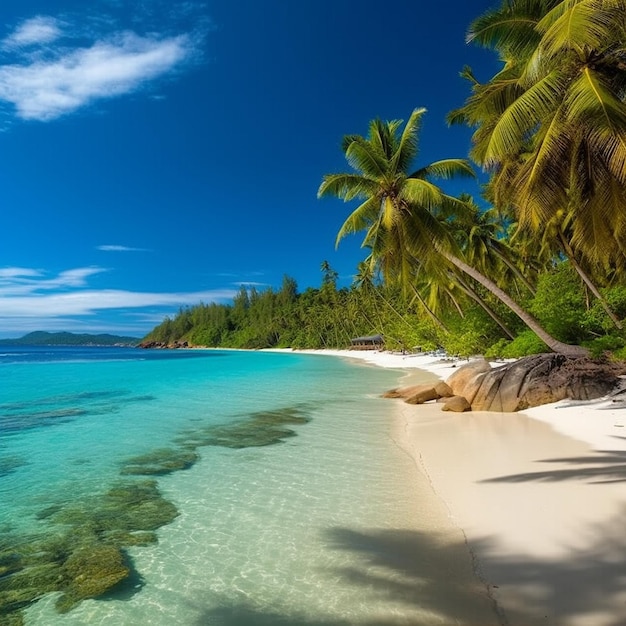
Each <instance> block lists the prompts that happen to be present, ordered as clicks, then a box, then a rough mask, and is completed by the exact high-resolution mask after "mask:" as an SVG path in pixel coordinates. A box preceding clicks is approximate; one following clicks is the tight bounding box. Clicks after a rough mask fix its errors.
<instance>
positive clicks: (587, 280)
mask: <svg viewBox="0 0 626 626" xmlns="http://www.w3.org/2000/svg"><path fill="white" fill-rule="evenodd" d="M559 240H560V241H561V245H562V246H563V250H565V254H566V255H567V258H568V259H569V260H570V263H571V264H572V265H573V266H574V269H575V270H576V272H577V273H578V275H579V276H580V277H581V278H582V280H583V282H584V283H585V285H587V287H589V290H590V291H591V293H592V294H593V295H594V296H595V297H596V299H597V300H598V302H599V303H600V304H601V305H602V308H603V309H604V310H605V312H606V314H607V315H608V316H609V317H610V318H611V321H612V322H613V324H615V326H616V327H617V328H619V329H620V330H622V329H623V328H624V326H623V325H622V323H621V322H620V321H619V319H617V315H615V313H613V311H612V310H611V307H610V306H609V303H608V302H607V301H606V300H605V299H604V297H603V296H602V294H601V293H600V291H599V290H598V288H597V287H596V286H595V284H594V283H593V281H592V280H591V278H589V276H588V275H587V273H586V272H585V270H583V268H582V267H581V266H580V265H579V264H578V261H577V260H576V257H575V256H574V251H573V250H572V247H571V246H570V245H569V242H568V241H567V239H565V236H564V235H563V233H562V232H561V231H560V230H559Z"/></svg>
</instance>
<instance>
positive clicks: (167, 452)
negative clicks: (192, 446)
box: [120, 448, 200, 476]
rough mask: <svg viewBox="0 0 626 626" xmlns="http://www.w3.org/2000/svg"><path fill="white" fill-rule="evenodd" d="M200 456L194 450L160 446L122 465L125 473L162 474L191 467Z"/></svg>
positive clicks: (122, 472)
mask: <svg viewBox="0 0 626 626" xmlns="http://www.w3.org/2000/svg"><path fill="white" fill-rule="evenodd" d="M199 458H200V455H198V454H197V453H196V452H194V451H193V450H184V449H178V450H174V449H172V448H160V449H158V450H153V451H152V452H148V453H147V454H142V455H140V456H135V457H132V458H130V459H128V460H127V461H126V462H125V463H124V464H123V466H122V470H121V472H120V473H121V474H123V475H143V476H162V475H164V474H171V473H172V472H177V471H179V470H185V469H189V468H190V467H191V466H192V465H193V464H194V463H196V461H197V460H198V459H199Z"/></svg>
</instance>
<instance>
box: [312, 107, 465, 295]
mask: <svg viewBox="0 0 626 626" xmlns="http://www.w3.org/2000/svg"><path fill="white" fill-rule="evenodd" d="M424 113H425V109H423V108H420V109H415V110H414V111H413V113H412V114H411V116H410V117H409V119H408V121H407V123H406V125H405V126H404V127H402V124H403V122H402V121H401V120H394V121H391V122H383V121H381V120H378V119H377V120H373V121H372V122H371V123H370V125H369V132H368V135H367V137H362V136H360V135H348V136H346V137H345V138H344V140H343V145H342V149H343V151H344V153H345V155H346V159H347V161H348V163H349V164H350V166H351V167H352V168H353V170H354V172H351V173H341V174H328V175H327V176H325V177H324V179H323V182H322V184H321V186H320V188H319V192H318V195H319V197H324V196H336V197H338V198H341V199H343V200H344V201H351V200H355V199H358V200H361V201H362V202H361V204H359V205H358V206H357V207H356V208H355V209H354V210H353V211H352V212H351V213H350V215H349V216H348V218H347V219H346V220H345V222H344V223H343V225H342V226H341V228H340V230H339V233H338V235H337V243H339V241H341V239H343V238H344V237H346V236H347V235H350V234H353V233H357V232H361V231H365V237H364V239H363V247H365V248H368V249H369V250H370V254H369V257H368V258H369V259H370V262H371V263H376V264H377V265H378V267H379V268H380V270H381V271H382V274H383V276H384V278H385V280H387V281H388V282H396V283H398V284H400V285H402V286H407V285H409V284H411V282H412V280H414V278H415V274H416V271H417V268H418V266H419V265H420V264H422V265H423V264H428V263H429V262H430V259H431V258H432V250H433V241H436V242H437V245H438V246H441V247H446V248H454V245H455V244H454V240H453V238H451V237H450V236H449V233H448V231H447V229H446V228H444V225H443V222H442V221H441V219H440V217H442V216H443V217H444V218H445V217H447V216H450V215H452V214H453V213H454V212H455V211H458V210H459V209H460V208H461V205H462V203H461V202H460V201H459V200H458V199H457V198H454V197H453V196H450V195H448V194H446V193H444V192H443V191H442V189H441V188H440V187H438V186H437V185H436V184H435V183H434V181H436V180H438V179H448V178H451V177H453V176H473V175H474V173H473V170H472V168H471V166H470V165H469V163H468V162H467V161H466V160H465V159H445V160H441V161H436V162H433V163H430V164H429V165H427V166H425V167H422V168H420V169H417V170H415V171H412V170H411V166H412V164H413V162H414V161H415V159H416V157H417V154H418V141H417V137H418V131H419V127H420V124H421V120H422V117H423V115H424Z"/></svg>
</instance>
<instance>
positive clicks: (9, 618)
mask: <svg viewBox="0 0 626 626" xmlns="http://www.w3.org/2000/svg"><path fill="white" fill-rule="evenodd" d="M177 516H178V510H177V509H176V507H175V506H174V505H173V504H172V503H171V502H169V501H168V500H165V499H164V498H163V496H162V495H161V493H160V491H159V489H158V486H157V483H156V481H154V480H144V481H127V482H123V483H118V484H117V485H114V486H113V487H112V488H111V489H109V490H108V491H107V492H105V493H104V494H101V495H94V496H89V497H86V498H84V499H83V500H82V501H79V502H76V503H73V504H72V505H70V506H66V507H61V506H59V505H53V506H50V507H47V508H46V509H44V510H43V511H42V512H41V514H40V515H38V516H37V517H38V518H39V519H40V520H45V521H46V522H48V524H50V525H52V532H50V530H49V531H48V532H47V534H46V535H33V536H17V535H9V534H7V535H5V536H4V537H2V538H1V540H0V624H2V625H4V624H16V625H17V624H20V623H21V620H22V609H24V608H26V607H27V606H28V605H29V604H32V603H33V602H36V601H37V600H38V599H39V598H41V597H42V596H43V595H45V594H46V593H49V592H53V591H57V592H61V593H62V595H61V596H60V598H59V600H58V602H57V609H58V610H59V611H60V612H66V611H69V610H70V609H72V608H73V607H74V606H75V605H76V604H78V603H79V602H81V601H82V600H83V599H85V598H96V597H99V596H101V595H102V594H104V593H106V592H108V591H110V590H112V589H114V588H116V587H117V586H118V585H119V584H121V583H122V581H124V580H126V579H127V578H128V577H129V576H130V575H131V574H132V564H131V562H130V559H129V558H128V556H127V554H126V551H125V549H126V548H127V547H129V546H138V545H147V544H149V543H154V542H156V541H157V536H156V533H155V532H154V531H155V530H156V529H157V528H160V527H161V526H163V525H165V524H168V523H170V522H171V521H173V520H174V519H175V518H176V517H177Z"/></svg>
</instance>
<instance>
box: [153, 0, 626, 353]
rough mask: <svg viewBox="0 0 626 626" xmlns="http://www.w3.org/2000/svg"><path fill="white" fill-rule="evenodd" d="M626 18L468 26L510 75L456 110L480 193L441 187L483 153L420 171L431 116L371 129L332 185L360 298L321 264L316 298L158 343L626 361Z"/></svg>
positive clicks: (590, 3)
mask: <svg viewBox="0 0 626 626" xmlns="http://www.w3.org/2000/svg"><path fill="white" fill-rule="evenodd" d="M625 16H626V0H502V2H501V4H500V6H499V7H496V8H495V9H493V10H491V11H488V12H486V13H485V14H483V15H482V16H480V17H479V18H477V19H476V20H475V21H474V23H473V24H472V25H471V26H470V29H469V34H468V40H469V41H470V42H474V43H476V44H478V45H481V46H484V47H486V48H489V49H491V50H493V51H494V52H495V53H496V54H497V55H498V57H499V59H500V61H501V62H502V66H501V69H500V70H499V71H498V72H497V73H496V74H495V75H494V76H493V77H491V78H490V79H489V80H487V81H485V82H480V81H479V80H478V79H477V78H476V77H475V76H474V74H473V72H472V70H471V68H467V67H466V68H465V69H464V70H463V72H462V75H463V76H464V77H465V78H467V79H468V81H469V82H470V85H471V94H470V95H469V97H468V98H467V100H466V102H465V104H464V105H463V106H461V107H460V108H458V109H456V110H455V111H452V112H451V113H450V115H449V122H450V123H461V124H466V125H468V126H470V127H473V128H474V134H473V139H472V146H471V149H470V151H469V157H470V158H471V159H472V160H473V161H474V162H475V163H476V164H477V165H478V166H480V167H481V168H482V169H483V170H484V171H485V172H486V173H487V174H488V176H489V179H488V182H487V184H486V185H485V187H484V192H483V199H482V200H480V201H476V200H474V199H473V198H471V197H469V196H467V195H464V194H461V195H459V197H455V196H453V195H450V194H449V193H447V192H446V191H445V190H444V186H445V185H446V181H447V180H448V179H450V178H452V177H472V176H474V172H473V169H472V167H471V165H470V163H469V161H467V160H465V159H458V158H452V159H444V160H440V161H435V162H434V163H430V164H424V165H421V166H417V165H415V162H416V161H417V160H418V157H419V151H418V147H419V145H418V136H419V130H420V126H421V123H422V120H423V117H424V114H425V110H424V109H415V110H414V111H413V112H412V113H411V115H410V116H409V118H408V120H407V121H406V123H404V122H403V121H402V120H393V121H382V120H379V119H375V120H373V121H372V122H371V123H370V124H369V128H368V129H367V134H366V135H365V136H360V135H354V134H352V135H347V136H346V137H345V138H344V140H343V144H342V149H343V152H344V154H345V157H346V160H347V163H348V165H349V166H350V171H348V172H345V173H336V174H328V175H326V176H325V177H324V178H323V180H322V183H321V186H320V188H319V192H318V195H319V196H320V197H327V196H331V197H337V198H340V199H342V200H344V201H345V202H348V203H350V205H351V207H350V210H349V213H348V217H347V218H346V219H345V220H344V222H343V225H342V226H341V227H340V228H339V231H338V234H337V244H338V243H339V242H340V241H341V240H342V239H343V238H344V237H347V236H351V235H353V234H355V233H362V237H363V239H362V246H363V249H364V258H363V259H362V260H361V262H360V263H359V264H358V267H357V268H356V272H357V273H356V276H355V280H354V282H353V284H352V286H351V287H350V288H344V289H338V288H337V281H338V275H337V273H336V272H335V271H334V270H333V269H332V267H331V266H330V264H329V263H328V262H327V261H324V262H323V263H322V266H321V270H322V274H323V278H322V281H321V282H322V284H321V286H320V288H319V289H313V288H309V289H307V290H305V291H304V292H303V293H298V291H297V288H296V285H295V281H293V280H292V279H289V278H285V280H284V282H283V285H282V287H281V289H280V290H278V291H274V290H272V289H268V290H267V291H264V292H262V293H259V292H257V291H256V290H254V289H250V290H247V289H244V288H242V290H241V291H240V293H239V294H238V296H237V297H236V298H235V300H234V302H233V303H232V305H215V304H212V305H200V306H198V307H193V308H191V309H186V310H181V311H180V313H179V315H178V316H176V317H175V318H174V319H166V320H165V321H164V322H163V324H161V325H160V326H159V327H157V328H156V329H155V330H154V331H153V332H152V333H151V335H150V336H149V338H150V339H153V340H160V341H165V342H166V343H167V342H172V341H173V340H185V341H189V342H190V343H192V344H194V345H198V344H201V345H215V346H226V347H247V348H260V347H271V346H283V347H286V346H292V347H303V348H317V347H346V346H347V345H348V344H349V340H350V338H351V337H354V336H357V335H367V334H373V333H381V334H383V335H384V336H385V338H386V341H387V346H388V347H391V348H410V349H413V348H416V347H422V348H425V349H431V348H434V347H443V348H445V349H446V350H447V351H448V352H451V353H455V354H471V353H474V352H482V353H485V354H487V355H490V356H520V355H523V354H528V353H532V352H537V351H543V350H546V349H551V350H555V351H559V352H562V353H565V354H571V355H578V354H584V353H587V351H589V352H591V353H592V354H594V355H598V354H601V353H603V352H605V351H607V350H609V351H612V352H613V353H614V354H616V355H618V356H626V348H625V346H626V335H625V334H624V330H623V320H624V318H625V317H626V282H625V281H624V275H625V270H626V44H625V43H624V42H626V19H625ZM580 346H584V347H585V348H584V349H583V348H581V347H580Z"/></svg>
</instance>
